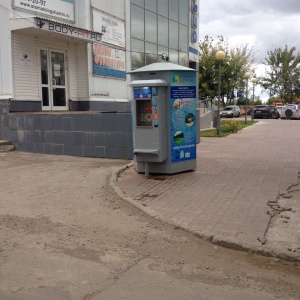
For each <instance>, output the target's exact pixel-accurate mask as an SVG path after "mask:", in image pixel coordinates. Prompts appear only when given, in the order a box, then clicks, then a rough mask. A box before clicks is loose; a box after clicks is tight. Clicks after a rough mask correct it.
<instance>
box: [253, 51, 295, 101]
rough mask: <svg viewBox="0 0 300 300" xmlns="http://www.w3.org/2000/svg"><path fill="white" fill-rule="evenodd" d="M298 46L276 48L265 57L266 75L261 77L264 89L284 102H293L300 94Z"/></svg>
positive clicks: (271, 96)
mask: <svg viewBox="0 0 300 300" xmlns="http://www.w3.org/2000/svg"><path fill="white" fill-rule="evenodd" d="M295 51H296V48H295V47H291V48H290V49H289V48H288V47H287V46H285V48H275V50H273V51H268V52H267V54H268V57H267V58H265V62H264V65H265V66H266V71H265V76H262V77H260V78H259V83H260V85H261V86H262V87H263V89H264V90H265V91H266V92H267V93H268V94H269V95H270V98H271V99H272V98H273V97H275V96H276V97H277V98H279V100H280V101H278V102H284V103H292V102H293V101H295V99H296V96H299V95H300V54H299V53H295Z"/></svg>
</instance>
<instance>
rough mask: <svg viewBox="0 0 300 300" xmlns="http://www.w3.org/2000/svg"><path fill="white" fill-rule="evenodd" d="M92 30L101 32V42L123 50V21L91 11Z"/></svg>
mask: <svg viewBox="0 0 300 300" xmlns="http://www.w3.org/2000/svg"><path fill="white" fill-rule="evenodd" d="M93 26H94V30H95V31H98V32H101V33H102V34H103V35H102V42H106V43H109V44H113V45H117V46H119V47H123V48H125V25H124V21H121V20H119V19H116V18H112V17H110V16H108V15H105V14H103V13H101V12H99V11H96V10H94V11H93Z"/></svg>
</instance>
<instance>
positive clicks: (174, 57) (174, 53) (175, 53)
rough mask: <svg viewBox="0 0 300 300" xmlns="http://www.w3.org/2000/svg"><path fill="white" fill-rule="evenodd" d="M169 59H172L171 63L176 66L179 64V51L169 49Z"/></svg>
mask: <svg viewBox="0 0 300 300" xmlns="http://www.w3.org/2000/svg"><path fill="white" fill-rule="evenodd" d="M169 57H170V62H172V63H174V64H178V51H177V50H173V49H169Z"/></svg>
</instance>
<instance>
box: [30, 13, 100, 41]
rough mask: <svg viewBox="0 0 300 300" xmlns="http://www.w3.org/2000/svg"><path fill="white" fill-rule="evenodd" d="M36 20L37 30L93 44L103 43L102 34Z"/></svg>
mask: <svg viewBox="0 0 300 300" xmlns="http://www.w3.org/2000/svg"><path fill="white" fill-rule="evenodd" d="M35 20H36V24H35V26H36V28H39V29H42V30H47V31H49V32H54V33H59V34H63V35H65V36H69V37H73V38H78V39H81V40H85V41H87V42H91V43H97V42H100V41H101V33H99V32H94V31H88V30H85V29H81V28H76V27H73V26H69V25H66V24H60V23H56V22H51V21H48V20H45V19H40V18H35Z"/></svg>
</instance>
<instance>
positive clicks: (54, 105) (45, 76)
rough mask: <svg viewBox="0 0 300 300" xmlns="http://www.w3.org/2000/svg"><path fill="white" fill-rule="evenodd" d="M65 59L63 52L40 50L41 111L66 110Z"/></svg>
mask: <svg viewBox="0 0 300 300" xmlns="http://www.w3.org/2000/svg"><path fill="white" fill-rule="evenodd" d="M65 57H66V55H65V52H63V51H56V50H49V49H43V50H40V58H41V88H42V99H43V110H67V109H68V107H67V86H66V67H65Z"/></svg>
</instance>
